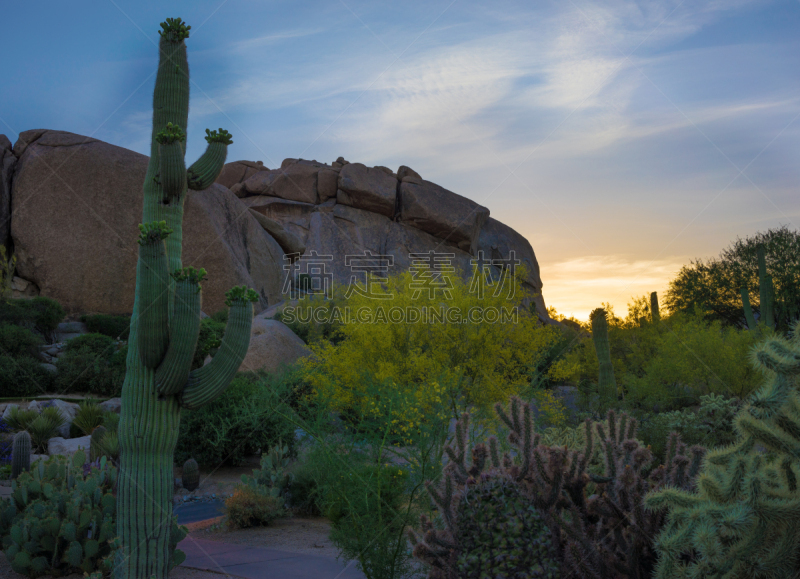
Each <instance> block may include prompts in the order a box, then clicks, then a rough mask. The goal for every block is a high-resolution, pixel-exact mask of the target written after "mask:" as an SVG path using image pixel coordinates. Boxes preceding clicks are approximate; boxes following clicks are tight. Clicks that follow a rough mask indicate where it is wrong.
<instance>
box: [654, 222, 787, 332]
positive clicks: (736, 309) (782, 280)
mask: <svg viewBox="0 0 800 579" xmlns="http://www.w3.org/2000/svg"><path fill="white" fill-rule="evenodd" d="M759 244H763V245H764V252H765V257H766V264H767V272H768V273H769V274H770V275H771V276H772V280H773V287H774V304H775V305H774V311H775V320H776V323H777V328H778V329H781V330H783V329H786V328H788V327H789V325H790V324H791V322H792V321H793V320H796V319H797V317H798V315H800V232H797V231H792V230H790V229H789V228H788V227H786V226H782V227H779V228H777V229H770V230H768V231H766V232H764V233H757V234H755V235H753V236H750V237H747V238H745V239H741V238H737V239H736V241H735V242H733V243H732V244H731V245H730V246H729V247H728V248H726V249H724V250H723V251H722V253H721V254H720V256H719V257H718V258H711V259H710V260H708V261H703V260H702V259H697V260H695V261H692V262H691V264H690V265H687V266H684V267H683V268H682V269H681V271H680V272H679V273H678V275H677V277H676V278H675V279H674V280H672V281H671V282H670V285H669V289H668V291H667V295H666V300H665V301H666V305H667V307H669V309H670V310H671V311H681V312H686V313H691V312H693V311H694V309H695V307H698V308H700V310H701V312H702V313H703V315H704V316H705V318H706V319H707V320H710V321H711V320H717V321H720V322H722V323H724V324H726V325H730V326H735V327H737V328H746V327H747V324H746V321H745V317H744V311H743V309H742V295H741V288H742V287H746V288H747V290H748V293H749V296H750V303H751V304H752V306H753V309H754V310H755V311H759V308H760V303H759V285H758V261H757V247H758V245H759Z"/></svg>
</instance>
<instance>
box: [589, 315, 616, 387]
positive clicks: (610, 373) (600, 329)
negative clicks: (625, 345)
mask: <svg viewBox="0 0 800 579" xmlns="http://www.w3.org/2000/svg"><path fill="white" fill-rule="evenodd" d="M589 318H590V319H591V320H592V340H593V341H594V349H595V352H597V362H598V364H599V366H600V370H599V376H598V381H597V387H598V390H599V392H600V397H601V398H603V399H605V400H606V401H608V400H616V398H617V381H616V379H615V378H614V366H613V365H612V364H611V347H610V346H609V344H608V320H606V311H605V310H604V309H603V308H597V309H596V310H593V311H592V313H591V314H590V315H589Z"/></svg>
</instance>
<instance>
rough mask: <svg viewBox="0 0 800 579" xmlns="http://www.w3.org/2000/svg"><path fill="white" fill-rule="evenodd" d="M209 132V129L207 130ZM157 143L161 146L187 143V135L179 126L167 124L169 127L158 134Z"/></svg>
mask: <svg viewBox="0 0 800 579" xmlns="http://www.w3.org/2000/svg"><path fill="white" fill-rule="evenodd" d="M206 130H208V129H206ZM156 141H158V143H159V144H160V145H169V144H170V143H174V142H175V141H181V142H182V143H185V142H186V133H185V132H184V131H183V129H181V128H180V126H178V125H173V124H172V123H167V126H166V127H164V128H163V129H161V130H160V131H158V133H156Z"/></svg>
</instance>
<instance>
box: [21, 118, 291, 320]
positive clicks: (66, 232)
mask: <svg viewBox="0 0 800 579" xmlns="http://www.w3.org/2000/svg"><path fill="white" fill-rule="evenodd" d="M14 155H15V157H16V159H17V166H16V169H15V172H14V180H13V184H12V195H11V236H12V238H13V242H14V249H15V252H16V255H17V257H18V261H17V274H18V275H19V276H20V277H22V278H24V279H26V280H30V281H31V282H33V283H35V284H36V286H38V288H39V290H40V292H41V295H45V296H48V297H52V298H54V299H56V300H58V301H59V302H60V303H61V304H62V306H64V308H65V309H66V310H67V312H69V313H72V312H102V313H130V312H131V311H132V310H133V298H134V289H135V288H134V286H135V275H136V261H137V255H138V254H137V249H138V246H137V244H136V238H137V236H138V233H139V231H138V224H139V222H140V221H141V218H142V184H143V182H144V176H145V172H146V169H147V161H148V159H147V157H146V156H144V155H140V154H138V153H135V152H133V151H129V150H127V149H123V148H121V147H116V146H114V145H110V144H108V143H104V142H102V141H98V140H97V139H92V138H90V137H83V136H80V135H75V134H73V133H67V132H64V131H50V130H43V129H39V130H34V131H26V132H24V133H22V134H20V137H19V140H18V141H17V143H16V144H15V145H14ZM183 235H184V241H183V251H184V254H183V262H184V264H186V265H193V266H195V267H205V268H206V269H207V270H208V279H207V280H206V282H205V283H204V284H203V308H204V309H205V310H206V311H211V312H214V311H217V310H219V309H221V308H223V307H224V301H225V291H227V290H228V289H230V288H231V287H232V286H234V285H241V284H246V285H247V286H249V287H252V288H254V289H255V290H256V291H257V292H259V294H260V295H261V300H260V303H259V304H256V307H257V309H259V310H260V309H262V308H264V307H266V306H267V305H268V304H273V303H275V302H277V301H280V279H281V275H282V270H281V258H282V254H283V251H282V250H281V248H280V246H279V245H278V244H277V243H276V242H275V240H274V239H273V238H272V237H271V236H270V235H269V234H267V233H266V232H265V231H264V229H263V228H262V227H261V225H259V223H258V222H257V221H256V219H255V218H254V217H253V216H252V215H251V214H250V212H249V211H248V210H247V207H246V206H244V205H243V204H242V203H240V202H239V201H238V200H237V198H236V197H235V196H234V195H233V194H232V193H231V192H230V191H229V190H228V189H226V188H225V187H222V186H221V185H218V184H214V185H212V186H211V187H210V188H208V189H206V190H205V191H189V194H188V196H187V199H186V204H185V215H184V223H183Z"/></svg>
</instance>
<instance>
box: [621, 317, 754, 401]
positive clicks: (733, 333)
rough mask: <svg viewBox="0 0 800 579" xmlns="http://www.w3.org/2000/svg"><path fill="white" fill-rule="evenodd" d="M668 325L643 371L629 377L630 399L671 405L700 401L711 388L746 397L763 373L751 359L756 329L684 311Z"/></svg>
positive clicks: (721, 393) (712, 391)
mask: <svg viewBox="0 0 800 579" xmlns="http://www.w3.org/2000/svg"><path fill="white" fill-rule="evenodd" d="M668 327H669V331H666V332H664V333H663V334H662V335H661V336H660V338H659V340H658V344H657V349H656V353H655V355H654V356H652V357H651V358H650V359H649V360H648V361H647V362H645V363H644V364H643V375H642V376H641V377H636V376H630V375H629V376H628V377H626V380H625V387H626V389H627V396H626V398H628V399H629V401H630V402H632V403H637V402H644V404H642V406H644V407H646V406H649V405H651V404H652V403H653V402H655V403H657V404H659V405H660V409H661V410H669V409H676V407H677V408H680V407H681V406H688V405H693V404H697V403H698V402H699V399H700V396H703V395H706V394H711V393H714V394H720V395H725V396H728V397H730V396H735V397H737V398H745V397H747V396H748V395H749V394H750V393H751V392H753V390H754V389H755V388H756V387H757V386H758V380H759V375H758V373H757V371H756V370H755V369H754V368H753V367H752V366H751V365H750V363H749V361H748V352H749V350H750V348H751V347H752V346H753V345H754V343H755V340H756V337H757V336H756V334H755V332H749V331H743V330H738V329H736V328H732V327H728V328H725V327H723V326H722V324H721V323H720V322H710V323H709V322H705V321H703V320H702V319H700V318H699V317H696V316H685V315H683V314H674V315H672V316H670V317H669V321H668ZM645 401H646V402H645Z"/></svg>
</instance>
